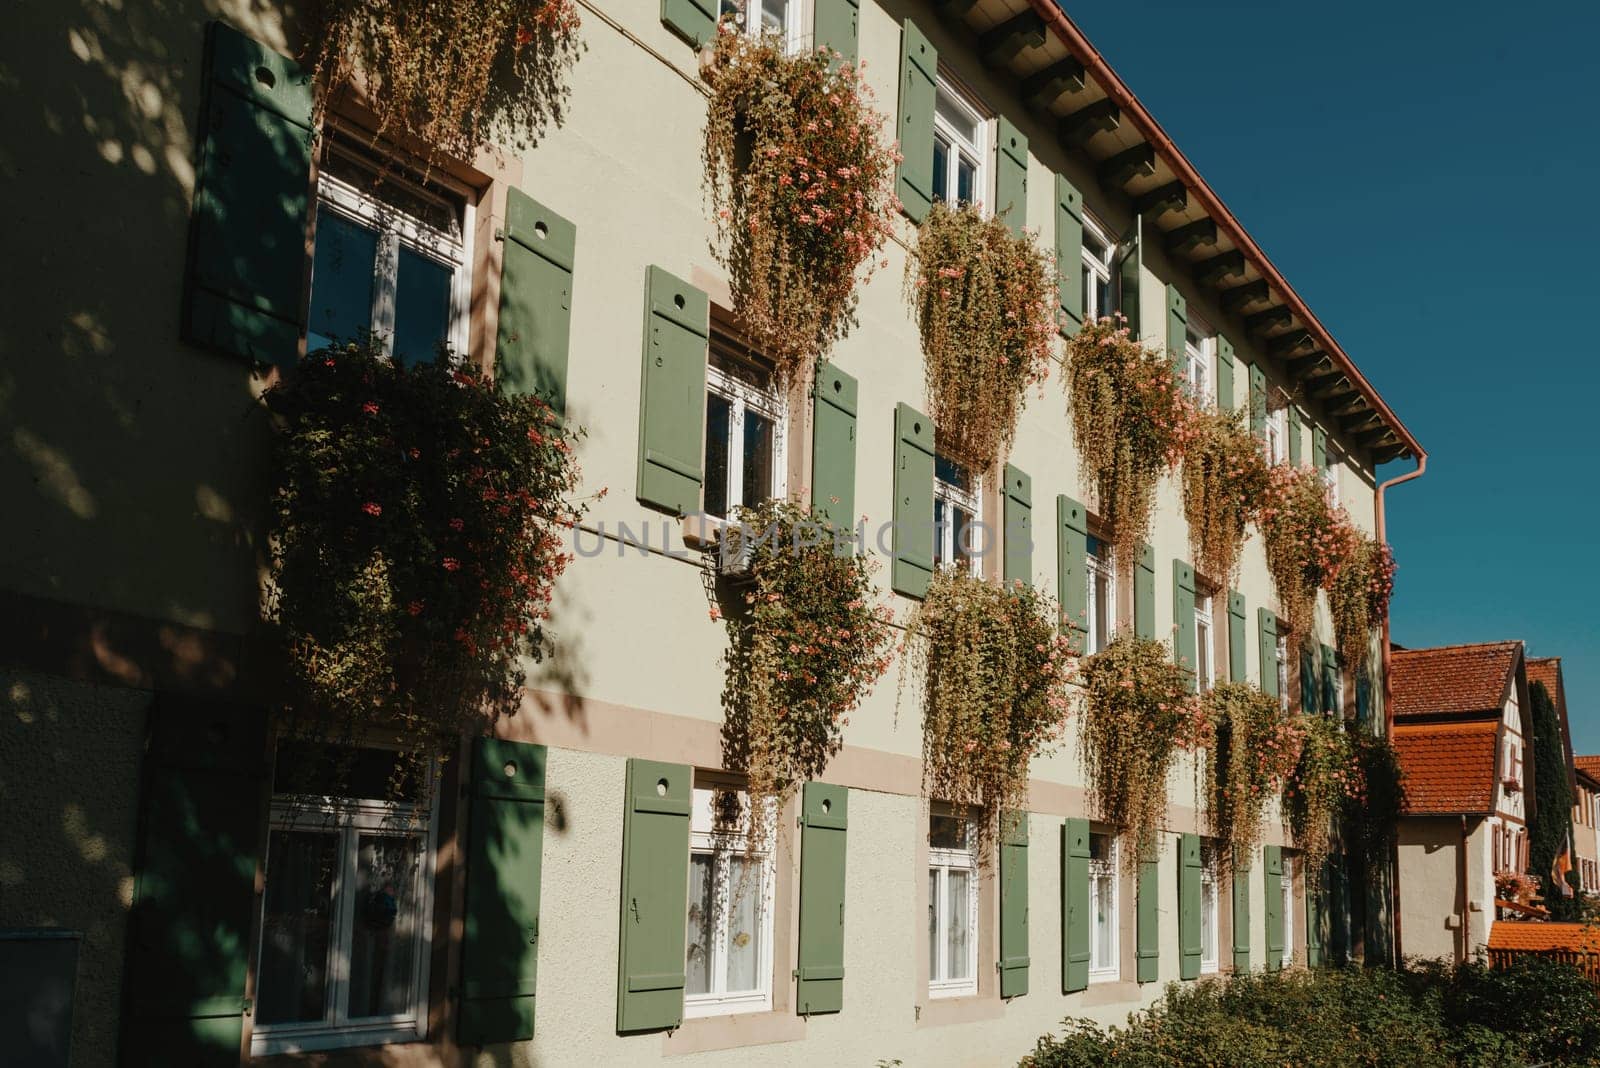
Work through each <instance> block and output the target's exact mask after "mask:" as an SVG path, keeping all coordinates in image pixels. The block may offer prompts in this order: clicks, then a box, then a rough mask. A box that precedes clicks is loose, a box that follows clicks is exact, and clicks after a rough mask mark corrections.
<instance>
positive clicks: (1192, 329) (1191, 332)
mask: <svg viewBox="0 0 1600 1068" xmlns="http://www.w3.org/2000/svg"><path fill="white" fill-rule="evenodd" d="M1215 348H1216V341H1215V339H1214V338H1213V336H1212V334H1211V331H1210V330H1209V328H1207V327H1206V326H1204V324H1202V323H1200V322H1199V321H1198V320H1197V319H1194V318H1192V317H1191V321H1190V323H1189V325H1188V327H1187V328H1185V330H1184V332H1183V378H1184V381H1185V382H1187V383H1188V385H1189V395H1190V396H1191V397H1193V398H1194V401H1195V403H1196V404H1198V405H1200V406H1201V407H1202V408H1213V407H1215V406H1216V398H1215V396H1214V395H1213V394H1214V391H1215V384H1214V383H1215V380H1214V378H1213V377H1212V373H1211V356H1212V352H1213V351H1214V350H1215Z"/></svg>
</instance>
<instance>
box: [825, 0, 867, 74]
mask: <svg viewBox="0 0 1600 1068" xmlns="http://www.w3.org/2000/svg"><path fill="white" fill-rule="evenodd" d="M814 14H815V16H816V36H815V40H816V46H817V47H818V48H831V49H832V50H833V51H835V52H837V53H839V57H838V59H836V60H835V61H834V66H838V65H839V64H842V63H849V64H852V65H854V63H855V61H856V56H857V55H858V53H859V47H858V45H857V41H858V39H859V35H860V21H861V3H860V0H816V7H815V9H814Z"/></svg>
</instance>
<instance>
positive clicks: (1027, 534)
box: [1005, 464, 1033, 585]
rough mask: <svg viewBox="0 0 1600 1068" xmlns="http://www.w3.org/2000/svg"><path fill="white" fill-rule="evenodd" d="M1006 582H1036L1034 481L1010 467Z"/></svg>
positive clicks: (1007, 475)
mask: <svg viewBox="0 0 1600 1068" xmlns="http://www.w3.org/2000/svg"><path fill="white" fill-rule="evenodd" d="M1005 476H1006V499H1005V525H1006V538H1005V544H1006V555H1005V578H1006V582H1007V583H1008V584H1009V583H1012V582H1021V583H1023V584H1025V585H1026V584H1031V583H1032V582H1033V479H1031V478H1029V477H1028V476H1027V475H1026V474H1024V473H1023V472H1022V471H1021V470H1020V469H1018V468H1015V467H1012V466H1011V465H1010V464H1006V467H1005Z"/></svg>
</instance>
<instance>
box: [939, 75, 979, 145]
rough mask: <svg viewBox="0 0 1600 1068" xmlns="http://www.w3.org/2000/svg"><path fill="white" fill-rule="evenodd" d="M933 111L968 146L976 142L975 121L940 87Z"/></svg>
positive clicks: (976, 128) (976, 127)
mask: <svg viewBox="0 0 1600 1068" xmlns="http://www.w3.org/2000/svg"><path fill="white" fill-rule="evenodd" d="M934 111H935V113H936V114H937V115H938V116H939V118H940V119H943V120H944V122H945V124H946V125H948V126H949V127H950V129H951V130H953V131H954V132H955V135H956V136H957V137H959V138H961V139H962V140H963V141H966V142H967V143H968V144H975V143H976V142H977V140H978V123H977V120H976V119H974V118H973V117H972V115H971V114H969V113H968V112H967V109H966V108H964V107H962V106H961V105H960V104H958V103H957V102H956V100H955V98H954V97H952V96H951V95H950V94H949V93H948V92H946V91H945V89H944V88H943V87H942V86H941V87H940V89H939V92H938V96H937V97H936V99H935V103H934Z"/></svg>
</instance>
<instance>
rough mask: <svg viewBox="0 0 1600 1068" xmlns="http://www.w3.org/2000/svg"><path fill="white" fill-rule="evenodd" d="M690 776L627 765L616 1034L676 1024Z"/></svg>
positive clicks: (680, 769)
mask: <svg viewBox="0 0 1600 1068" xmlns="http://www.w3.org/2000/svg"><path fill="white" fill-rule="evenodd" d="M691 775H692V772H691V770H690V769H689V767H688V766H687V765H683V764H660V763H657V762H655V761H653V760H639V759H637V758H630V759H629V760H628V771H627V778H628V781H627V798H626V804H625V807H624V808H623V815H622V917H621V935H620V939H619V948H618V953H617V1031H618V1032H628V1031H659V1030H661V1029H663V1028H667V1027H677V1026H678V1025H679V1024H680V1023H682V1022H683V987H684V981H685V976H684V964H685V958H684V950H685V947H684V940H685V936H686V933H687V929H688V908H689V901H688V896H689V802H690V798H691V797H692V796H693V790H692V784H691Z"/></svg>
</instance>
